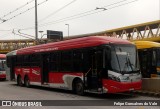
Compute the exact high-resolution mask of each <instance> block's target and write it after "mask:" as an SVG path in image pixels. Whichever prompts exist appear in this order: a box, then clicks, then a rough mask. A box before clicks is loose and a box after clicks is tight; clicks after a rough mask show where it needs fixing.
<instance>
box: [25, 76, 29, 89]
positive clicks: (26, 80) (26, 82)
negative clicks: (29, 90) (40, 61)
mask: <svg viewBox="0 0 160 109" xmlns="http://www.w3.org/2000/svg"><path fill="white" fill-rule="evenodd" d="M25 85H26V86H27V87H29V79H28V78H26V79H25Z"/></svg>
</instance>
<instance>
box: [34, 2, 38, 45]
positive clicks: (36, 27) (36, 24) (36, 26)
mask: <svg viewBox="0 0 160 109" xmlns="http://www.w3.org/2000/svg"><path fill="white" fill-rule="evenodd" d="M35 40H36V42H37V43H38V18H37V0H35Z"/></svg>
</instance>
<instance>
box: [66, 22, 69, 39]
mask: <svg viewBox="0 0 160 109" xmlns="http://www.w3.org/2000/svg"><path fill="white" fill-rule="evenodd" d="M65 25H67V27H68V37H69V24H65Z"/></svg>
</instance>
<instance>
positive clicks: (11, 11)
mask: <svg viewBox="0 0 160 109" xmlns="http://www.w3.org/2000/svg"><path fill="white" fill-rule="evenodd" d="M33 1H34V0H31V1H29V2H27V3H26V4H24V5H22V6H20V7H18V8H16V9H15V10H13V11H11V12H9V13H7V14H5V15H3V16H2V17H1V18H2V19H3V18H4V17H6V16H8V15H10V14H12V13H14V12H16V11H18V10H20V9H22V8H23V7H25V6H27V5H28V4H30V3H32V2H33Z"/></svg>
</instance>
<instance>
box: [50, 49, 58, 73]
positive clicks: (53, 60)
mask: <svg viewBox="0 0 160 109" xmlns="http://www.w3.org/2000/svg"><path fill="white" fill-rule="evenodd" d="M59 58H60V55H59V53H58V52H53V53H51V55H50V71H58V70H59V65H60V60H59Z"/></svg>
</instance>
